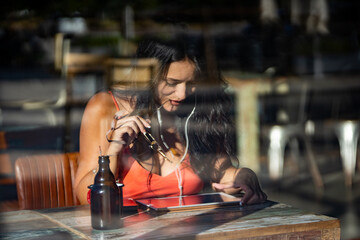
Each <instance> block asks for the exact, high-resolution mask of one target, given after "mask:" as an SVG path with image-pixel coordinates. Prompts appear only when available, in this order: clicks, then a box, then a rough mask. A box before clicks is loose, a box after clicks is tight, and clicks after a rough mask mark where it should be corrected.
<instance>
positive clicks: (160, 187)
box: [123, 157, 203, 199]
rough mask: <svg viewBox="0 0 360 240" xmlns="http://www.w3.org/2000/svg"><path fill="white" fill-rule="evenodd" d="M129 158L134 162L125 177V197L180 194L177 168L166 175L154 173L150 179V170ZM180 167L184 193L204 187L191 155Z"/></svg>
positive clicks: (136, 197) (137, 197) (195, 191)
mask: <svg viewBox="0 0 360 240" xmlns="http://www.w3.org/2000/svg"><path fill="white" fill-rule="evenodd" d="M129 158H131V160H133V163H132V164H131V167H130V169H129V170H128V171H127V173H126V175H125V176H124V178H123V183H124V187H123V196H124V198H131V199H141V198H152V197H172V196H179V195H180V190H179V184H178V178H177V176H176V170H174V171H173V172H171V173H170V174H168V175H166V176H160V175H157V174H154V173H153V174H152V176H151V178H150V181H149V173H150V172H149V171H148V170H146V169H145V168H143V167H142V166H141V165H140V164H139V163H138V162H137V161H136V160H135V159H133V158H132V157H129ZM129 160H130V159H129ZM131 160H130V161H131ZM179 169H180V174H181V178H179V179H181V186H182V191H183V195H190V194H196V193H199V192H200V191H201V189H202V188H203V182H202V180H201V179H200V178H199V176H198V175H196V173H194V171H193V170H192V168H191V166H190V161H189V157H187V158H185V160H184V161H183V162H182V164H181V165H180V166H179Z"/></svg>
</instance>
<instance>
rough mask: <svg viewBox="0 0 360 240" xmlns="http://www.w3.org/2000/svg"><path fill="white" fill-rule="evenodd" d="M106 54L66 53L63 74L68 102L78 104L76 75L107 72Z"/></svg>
mask: <svg viewBox="0 0 360 240" xmlns="http://www.w3.org/2000/svg"><path fill="white" fill-rule="evenodd" d="M107 59H108V56H106V55H97V54H92V53H70V52H69V53H65V54H64V58H63V67H62V74H63V76H64V77H65V79H66V95H67V102H68V104H76V102H75V101H74V98H73V87H72V86H73V79H74V77H75V76H76V75H79V74H86V73H101V74H103V73H104V72H105V61H106V60H107Z"/></svg>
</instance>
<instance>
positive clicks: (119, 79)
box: [105, 58, 159, 87]
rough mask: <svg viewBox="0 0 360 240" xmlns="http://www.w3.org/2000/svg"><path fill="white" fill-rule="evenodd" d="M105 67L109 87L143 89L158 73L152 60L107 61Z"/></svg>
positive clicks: (125, 59)
mask: <svg viewBox="0 0 360 240" xmlns="http://www.w3.org/2000/svg"><path fill="white" fill-rule="evenodd" d="M105 65H106V78H107V84H108V86H109V87H111V86H114V85H116V86H124V87H128V86H131V87H144V86H146V84H148V83H149V81H150V80H151V79H152V78H154V76H155V74H156V73H157V71H158V67H159V66H158V61H157V60H156V59H154V58H141V59H131V58H124V59H108V60H107V61H106V63H105Z"/></svg>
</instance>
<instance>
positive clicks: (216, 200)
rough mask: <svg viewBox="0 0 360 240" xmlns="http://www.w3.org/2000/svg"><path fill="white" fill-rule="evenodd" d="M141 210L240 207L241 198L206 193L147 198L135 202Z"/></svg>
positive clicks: (224, 194) (167, 210)
mask: <svg viewBox="0 0 360 240" xmlns="http://www.w3.org/2000/svg"><path fill="white" fill-rule="evenodd" d="M135 201H136V202H137V203H138V204H139V206H140V207H141V208H146V209H149V210H154V211H166V212H169V211H187V210H198V209H204V208H219V207H226V206H239V205H240V201H241V198H238V197H235V196H232V195H229V194H226V193H222V192H220V193H219V192H217V193H205V194H197V195H186V196H181V197H180V196H177V197H163V198H147V199H138V200H135Z"/></svg>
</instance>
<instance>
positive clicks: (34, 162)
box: [15, 153, 80, 209]
mask: <svg viewBox="0 0 360 240" xmlns="http://www.w3.org/2000/svg"><path fill="white" fill-rule="evenodd" d="M78 157H79V153H65V154H60V153H59V154H43V155H33V156H25V157H20V158H18V159H17V160H16V162H15V177H16V187H17V193H18V201H19V207H20V209H42V208H57V207H66V206H74V205H79V204H80V202H79V200H78V199H77V198H76V194H75V189H74V181H75V174H76V170H77V167H78Z"/></svg>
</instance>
